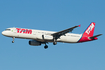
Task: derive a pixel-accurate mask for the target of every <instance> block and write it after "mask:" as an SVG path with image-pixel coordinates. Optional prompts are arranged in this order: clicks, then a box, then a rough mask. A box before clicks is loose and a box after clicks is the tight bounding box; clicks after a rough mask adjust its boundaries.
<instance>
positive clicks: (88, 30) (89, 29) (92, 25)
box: [86, 23, 95, 34]
mask: <svg viewBox="0 0 105 70" xmlns="http://www.w3.org/2000/svg"><path fill="white" fill-rule="evenodd" d="M94 27H95V25H94V24H93V23H92V24H91V25H90V27H89V28H88V29H87V30H86V33H87V34H89V33H90V31H91V30H92V29H93V28H94Z"/></svg>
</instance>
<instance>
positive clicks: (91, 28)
mask: <svg viewBox="0 0 105 70" xmlns="http://www.w3.org/2000/svg"><path fill="white" fill-rule="evenodd" d="M94 28H95V23H94V22H92V23H91V24H90V25H89V27H88V28H87V29H86V30H85V32H84V33H83V36H88V37H92V36H93V34H94Z"/></svg>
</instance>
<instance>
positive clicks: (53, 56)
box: [0, 0, 105, 70]
mask: <svg viewBox="0 0 105 70" xmlns="http://www.w3.org/2000/svg"><path fill="white" fill-rule="evenodd" d="M104 3H105V1H104V0H74V1H73V0H1V1H0V24H1V27H0V32H2V31H3V30H5V29H6V28H8V27H22V28H32V29H39V30H49V31H61V30H64V29H66V28H70V27H72V26H75V25H79V24H81V27H79V28H76V29H74V31H73V33H83V32H84V30H85V29H86V28H87V26H88V25H89V24H90V23H91V22H96V27H95V32H94V35H97V34H100V33H102V34H103V35H102V36H100V37H99V39H98V40H96V41H92V42H85V43H79V44H68V43H64V44H63V43H58V44H57V45H55V46H54V45H53V44H52V43H49V44H48V46H49V48H48V49H47V50H45V49H44V47H43V46H44V45H41V46H30V45H29V44H28V41H29V40H26V39H15V43H14V44H12V38H8V37H5V36H3V35H2V34H0V43H1V46H0V70H105V43H104V40H105V38H104V34H105V31H104V30H105V4H104Z"/></svg>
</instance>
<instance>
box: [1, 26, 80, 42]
mask: <svg viewBox="0 0 105 70" xmlns="http://www.w3.org/2000/svg"><path fill="white" fill-rule="evenodd" d="M8 29H10V30H5V31H3V32H2V34H3V35H5V36H8V37H15V38H23V39H33V40H37V41H41V42H53V37H52V36H51V34H53V33H55V32H53V31H43V30H35V29H25V28H21V29H20V30H17V29H16V28H8ZM22 29H23V30H22ZM24 30H25V31H26V30H32V32H27V33H24ZM42 35H43V36H44V37H42ZM81 37H82V34H73V33H67V34H65V35H62V36H61V37H60V38H59V39H57V42H64V43H77V42H78V41H79V40H80V38H81Z"/></svg>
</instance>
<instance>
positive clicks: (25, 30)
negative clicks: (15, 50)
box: [16, 28, 32, 34]
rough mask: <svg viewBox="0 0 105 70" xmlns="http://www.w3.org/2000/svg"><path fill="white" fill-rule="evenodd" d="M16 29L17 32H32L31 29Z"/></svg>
mask: <svg viewBox="0 0 105 70" xmlns="http://www.w3.org/2000/svg"><path fill="white" fill-rule="evenodd" d="M16 30H17V33H24V34H32V30H31V29H22V28H16Z"/></svg>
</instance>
